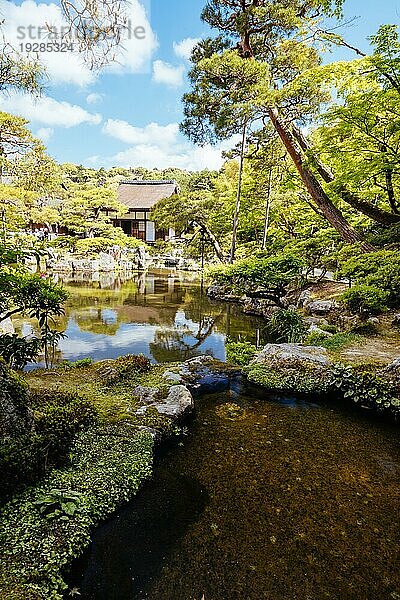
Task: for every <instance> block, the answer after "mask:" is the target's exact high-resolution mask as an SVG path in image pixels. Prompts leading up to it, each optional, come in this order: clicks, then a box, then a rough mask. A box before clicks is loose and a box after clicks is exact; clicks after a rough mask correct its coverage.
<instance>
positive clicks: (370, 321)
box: [367, 317, 380, 325]
mask: <svg viewBox="0 0 400 600" xmlns="http://www.w3.org/2000/svg"><path fill="white" fill-rule="evenodd" d="M379 323H380V321H379V319H378V317H370V318H369V319H368V320H367V324H368V325H379Z"/></svg>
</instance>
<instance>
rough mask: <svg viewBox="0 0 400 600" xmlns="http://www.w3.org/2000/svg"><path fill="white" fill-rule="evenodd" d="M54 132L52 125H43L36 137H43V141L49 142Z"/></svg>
mask: <svg viewBox="0 0 400 600" xmlns="http://www.w3.org/2000/svg"><path fill="white" fill-rule="evenodd" d="M53 133H54V129H52V128H51V127H41V128H40V129H38V130H37V132H36V137H38V138H39V139H41V140H42V141H43V142H48V141H49V139H50V138H51V136H52V135H53Z"/></svg>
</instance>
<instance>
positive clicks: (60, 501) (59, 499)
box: [33, 490, 83, 521]
mask: <svg viewBox="0 0 400 600" xmlns="http://www.w3.org/2000/svg"><path fill="white" fill-rule="evenodd" d="M33 505H34V506H37V507H38V509H39V512H40V514H41V515H43V517H45V518H46V519H49V520H51V519H57V518H59V519H60V520H61V521H65V520H67V519H68V518H69V517H73V516H74V515H75V514H76V512H78V511H79V510H80V509H82V508H83V499H82V496H81V495H80V494H78V493H77V492H71V491H70V490H50V491H49V492H47V493H46V494H43V496H40V497H39V498H38V500H36V501H35V502H34V503H33Z"/></svg>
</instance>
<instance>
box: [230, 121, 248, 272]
mask: <svg viewBox="0 0 400 600" xmlns="http://www.w3.org/2000/svg"><path fill="white" fill-rule="evenodd" d="M246 132H247V123H245V124H244V125H243V132H242V143H241V146H240V166H239V181H238V187H237V195H236V204H235V214H234V217H233V230H232V247H231V255H230V260H229V262H230V263H233V262H234V260H235V254H236V241H237V232H238V227H239V215H240V204H241V200H242V181H243V165H244V150H245V146H246Z"/></svg>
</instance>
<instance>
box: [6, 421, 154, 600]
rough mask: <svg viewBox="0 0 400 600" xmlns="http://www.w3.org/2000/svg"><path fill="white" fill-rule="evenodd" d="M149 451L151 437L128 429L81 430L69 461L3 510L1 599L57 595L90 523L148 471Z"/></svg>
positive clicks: (117, 502) (126, 495)
mask: <svg viewBox="0 0 400 600" xmlns="http://www.w3.org/2000/svg"><path fill="white" fill-rule="evenodd" d="M152 450H153V439H152V437H151V435H150V434H148V433H145V432H134V431H132V428H131V427H127V428H126V429H124V428H122V427H121V426H118V427H117V426H107V427H102V428H98V427H93V428H91V429H89V430H87V431H84V432H82V433H80V434H78V436H77V438H76V440H75V443H74V445H73V447H72V449H71V463H70V467H69V468H68V469H64V470H54V471H52V472H51V473H50V474H49V475H48V477H47V478H46V479H45V480H44V481H43V482H42V483H41V486H40V487H38V488H31V489H28V490H26V491H25V492H24V493H23V494H21V495H19V496H17V497H16V498H14V499H13V501H12V502H10V503H9V504H8V505H7V506H6V507H5V508H4V509H3V512H2V516H1V520H0V562H1V570H0V589H1V598H2V599H4V600H12V599H15V598H16V597H17V598H21V599H22V598H23V599H24V600H28V599H30V598H35V599H36V600H39V599H41V600H45V599H46V600H47V599H52V600H61V598H62V593H63V592H65V591H66V589H67V586H66V584H65V583H64V581H63V578H62V575H63V572H65V569H66V567H67V566H68V565H69V564H70V563H71V561H72V559H73V558H74V557H76V556H79V555H80V554H81V552H82V550H83V549H84V548H85V546H87V545H88V544H89V542H90V532H91V529H92V528H93V527H94V525H96V524H97V523H98V522H99V521H100V520H101V519H104V518H105V517H107V516H108V515H110V514H111V513H112V512H113V511H114V510H115V509H116V508H117V507H119V506H120V505H121V504H122V503H123V502H126V501H127V500H128V499H129V498H130V497H132V496H133V495H134V494H135V493H136V492H137V491H138V489H139V486H140V484H141V483H142V482H143V481H144V480H145V479H146V478H148V477H149V476H150V475H151V471H152V457H153V452H152ZM45 517H47V518H45ZM16 590H17V591H18V593H19V594H20V596H16Z"/></svg>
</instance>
